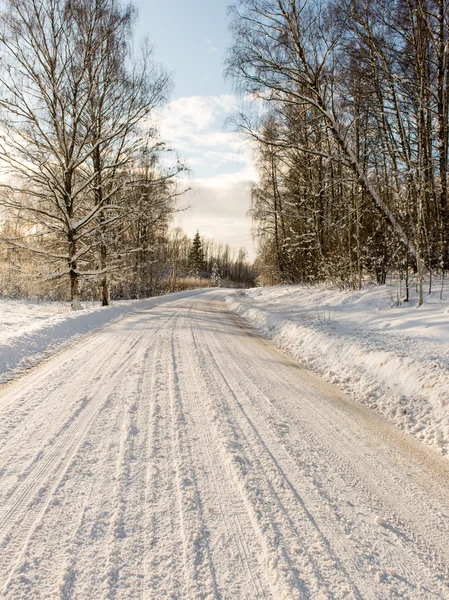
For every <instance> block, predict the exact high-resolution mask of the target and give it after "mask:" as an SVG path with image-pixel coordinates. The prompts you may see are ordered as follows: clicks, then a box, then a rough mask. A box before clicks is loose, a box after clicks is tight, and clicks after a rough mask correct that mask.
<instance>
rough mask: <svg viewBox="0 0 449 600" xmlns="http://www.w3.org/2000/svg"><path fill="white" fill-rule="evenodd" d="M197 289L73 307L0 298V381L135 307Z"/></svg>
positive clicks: (195, 292) (65, 304) (148, 306)
mask: <svg viewBox="0 0 449 600" xmlns="http://www.w3.org/2000/svg"><path fill="white" fill-rule="evenodd" d="M198 293H199V292H198V290H191V291H187V292H180V293H177V294H169V295H167V296H163V297H156V298H148V299H142V300H123V301H118V302H113V303H112V305H111V306H108V307H102V306H101V305H100V304H99V303H90V302H86V303H83V304H82V306H83V310H78V311H74V310H72V307H71V305H70V303H68V302H26V301H22V300H9V299H4V298H2V299H0V384H1V383H5V382H6V381H10V380H11V379H14V378H17V377H18V376H20V375H21V374H22V373H23V372H24V371H25V370H26V369H28V368H30V367H33V366H35V365H37V364H39V363H40V362H42V361H43V360H44V359H46V358H48V357H50V356H51V355H53V354H54V353H55V352H57V351H60V350H61V349H63V348H66V347H67V346H68V345H69V344H70V343H72V342H75V341H76V340H78V339H80V337H81V336H83V335H84V334H88V333H93V332H95V331H97V330H98V329H100V328H101V327H104V326H105V325H108V324H110V323H112V322H114V321H116V320H118V319H121V318H123V317H126V316H127V315H129V314H132V313H133V312H135V311H139V310H146V309H149V308H152V307H154V306H157V305H158V304H159V303H160V302H164V303H166V302H167V301H174V300H178V299H179V298H185V297H189V296H191V295H196V294H198Z"/></svg>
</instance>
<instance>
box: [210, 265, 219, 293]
mask: <svg viewBox="0 0 449 600" xmlns="http://www.w3.org/2000/svg"><path fill="white" fill-rule="evenodd" d="M210 279H211V282H212V285H213V286H214V287H220V284H221V276H220V269H219V268H218V265H217V263H214V265H213V267H212V274H211V276H210Z"/></svg>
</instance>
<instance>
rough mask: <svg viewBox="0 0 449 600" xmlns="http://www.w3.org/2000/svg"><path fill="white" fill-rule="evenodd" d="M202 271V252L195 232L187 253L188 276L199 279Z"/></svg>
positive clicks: (197, 234)
mask: <svg viewBox="0 0 449 600" xmlns="http://www.w3.org/2000/svg"><path fill="white" fill-rule="evenodd" d="M203 269H204V251H203V244H202V242H201V238H200V234H199V232H198V231H197V232H196V234H195V237H194V238H193V243H192V247H191V249H190V253H189V274H190V275H192V276H193V277H199V276H200V274H201V272H202V271H203Z"/></svg>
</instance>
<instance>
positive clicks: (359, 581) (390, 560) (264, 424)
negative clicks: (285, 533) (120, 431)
mask: <svg viewBox="0 0 449 600" xmlns="http://www.w3.org/2000/svg"><path fill="white" fill-rule="evenodd" d="M225 343H226V342H225ZM215 356H217V355H215ZM226 357H227V366H229V355H228V354H227V353H226ZM231 362H232V363H233V367H234V368H233V369H232V371H233V377H234V375H235V376H236V375H237V374H240V378H239V379H240V381H239V382H238V383H237V381H236V380H234V379H233V378H231V379H230V378H229V377H228V375H227V379H228V383H229V382H230V383H231V384H232V387H233V390H240V391H239V398H241V400H240V402H241V410H242V413H243V414H244V417H245V419H247V420H248V421H249V422H251V423H252V424H255V426H256V428H257V431H258V432H259V434H260V437H261V439H263V445H264V446H266V447H267V451H268V452H270V454H271V453H273V452H276V455H277V460H279V461H280V462H281V463H282V465H283V468H286V470H287V472H288V474H289V481H290V483H291V485H292V487H293V489H294V490H300V491H301V501H302V502H303V503H304V505H305V507H307V506H309V507H311V511H312V512H311V518H312V515H313V520H314V522H315V523H316V526H317V530H318V531H320V533H321V534H322V535H323V536H324V539H325V540H327V542H326V544H327V546H328V552H329V553H331V554H332V555H333V556H334V557H335V558H336V559H337V557H338V564H337V565H336V569H337V570H338V571H340V572H343V573H345V575H346V577H348V579H350V580H351V581H353V582H354V586H357V587H356V588H355V589H356V590H357V594H356V597H359V598H360V597H363V598H374V597H376V596H377V592H375V591H374V590H373V586H372V578H373V577H375V578H377V579H378V580H379V581H381V580H382V578H383V577H386V576H388V574H390V575H392V574H393V573H394V575H392V580H393V581H392V583H390V584H389V588H390V591H391V589H393V588H394V587H395V581H394V580H395V579H397V580H398V581H397V585H398V588H400V589H398V593H399V595H400V596H402V597H404V595H406V596H407V597H411V596H410V594H412V595H413V594H414V593H415V592H416V589H417V588H418V587H419V585H421V583H420V579H418V578H417V577H416V573H419V574H420V577H421V578H422V576H423V574H424V573H425V572H426V571H427V579H428V581H429V585H431V586H432V587H433V590H434V591H433V592H431V593H430V595H431V597H434V598H439V597H440V595H441V592H442V589H444V588H441V587H440V585H439V584H438V581H435V577H434V575H433V573H432V572H431V571H430V570H429V569H428V566H427V564H426V563H425V562H424V563H423V562H422V561H421V560H420V557H419V556H418V557H417V556H415V554H416V548H415V544H413V546H410V543H408V544H404V543H402V544H401V547H400V548H396V543H397V540H398V538H397V536H396V535H394V534H393V533H392V532H388V533H390V535H388V537H387V535H386V533H387V530H385V529H381V528H379V527H378V526H376V524H375V518H376V515H378V514H385V510H384V509H383V507H382V505H381V504H380V502H379V501H378V500H377V502H376V501H375V499H374V498H372V497H370V494H369V493H368V491H367V490H366V489H365V490H358V489H357V487H359V486H357V482H355V484H354V485H353V486H352V488H351V492H352V495H353V496H354V495H355V494H356V493H357V492H361V493H359V494H358V496H359V502H358V504H357V505H358V506H359V507H360V506H363V507H364V509H363V510H365V511H366V516H367V518H366V519H363V520H362V521H360V519H359V521H358V523H357V525H358V530H359V533H360V531H361V529H364V534H365V535H364V536H363V537H365V539H370V542H371V543H370V544H367V545H366V546H365V547H364V548H361V547H360V545H356V546H355V547H354V546H353V544H352V540H351V537H350V536H348V535H347V533H346V532H345V529H346V531H348V530H350V529H353V528H354V524H353V523H352V518H351V516H349V518H348V516H347V515H345V514H344V507H345V503H344V494H342V495H340V497H339V498H338V499H337V500H336V499H334V498H329V493H331V494H332V492H333V491H334V490H333V487H334V486H333V485H332V484H333V480H334V479H335V478H336V477H338V468H337V469H336V470H335V467H338V466H340V465H339V463H338V460H336V459H335V456H332V457H330V456H328V458H330V459H331V460H330V464H331V465H332V466H333V467H334V469H333V472H331V471H330V470H329V469H327V470H326V469H325V477H319V475H320V472H319V470H318V469H316V468H315V469H314V470H315V473H316V478H315V480H314V481H313V483H312V485H310V483H309V482H307V480H306V479H305V478H304V476H301V475H300V470H299V469H298V464H297V457H298V456H301V460H304V458H305V457H306V456H307V446H309V447H313V444H314V443H316V438H315V440H314V439H313V437H312V436H308V439H307V436H306V435H305V434H306V431H305V428H304V427H301V428H300V429H299V431H300V432H301V435H303V436H304V437H305V439H307V444H304V443H299V444H298V443H297V445H296V446H294V445H289V447H288V445H287V439H288V438H290V437H291V438H294V439H295V440H296V441H297V442H299V441H300V439H299V436H298V434H297V433H296V432H295V433H296V434H295V433H293V432H292V433H289V434H285V435H283V436H282V435H281V436H279V435H278V431H276V428H275V427H273V426H272V424H273V422H277V423H282V418H279V417H280V415H278V414H276V415H275V416H274V417H273V415H270V414H269V413H267V410H266V406H267V403H270V402H271V401H270V398H269V397H267V396H264V397H263V400H264V401H265V403H264V402H255V399H256V398H257V396H259V399H260V396H261V393H260V390H258V388H257V386H256V384H255V383H254V382H253V381H252V380H251V379H250V378H249V377H248V376H247V372H248V371H244V369H243V368H242V366H241V365H238V364H237V363H236V362H234V359H233V358H231ZM242 379H243V382H242ZM245 383H246V385H245ZM248 388H249V389H248ZM257 391H259V394H257ZM264 404H265V405H264ZM243 405H244V408H243ZM270 417H271V418H270ZM270 425H271V426H270ZM289 429H291V428H289ZM321 450H322V448H321ZM310 462H311V463H312V464H314V466H315V467H316V466H318V465H319V466H320V468H321V469H322V468H323V466H324V465H320V462H321V461H320V457H319V456H318V455H315V456H314V457H313V458H311V461H310ZM326 478H327V479H326ZM309 481H310V479H309ZM329 484H331V485H329ZM339 487H340V489H341V490H344V482H343V480H342V479H340V481H339ZM317 497H318V498H319V499H320V502H317ZM337 502H338V504H337ZM337 507H339V510H338V513H337V515H335V510H336V509H337ZM374 507H376V508H377V510H376V508H374ZM342 509H343V510H342ZM358 510H359V511H360V508H359V509H358ZM351 513H353V510H352V509H351V508H350V509H349V511H348V514H349V515H350V514H351ZM352 517H353V515H352ZM370 517H371V518H370ZM368 519H369V520H368ZM363 521H365V522H363ZM388 522H390V523H391V522H392V520H391V519H390V518H388ZM410 541H411V540H410ZM410 550H412V551H413V552H410ZM373 558H376V560H373ZM363 559H364V560H363ZM431 564H432V565H434V564H435V563H434V561H432V562H431ZM387 565H388V566H387ZM432 580H433V581H432ZM405 582H409V584H408V585H405ZM418 593H419V594H420V596H419V597H421V592H420V591H419V592H418ZM432 594H433V596H432Z"/></svg>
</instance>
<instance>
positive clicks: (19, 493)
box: [0, 336, 147, 593]
mask: <svg viewBox="0 0 449 600" xmlns="http://www.w3.org/2000/svg"><path fill="white" fill-rule="evenodd" d="M146 342H147V340H145V338H144V337H143V336H141V337H140V338H138V339H137V341H136V340H131V342H130V345H129V346H127V345H124V346H121V348H119V349H118V351H117V350H116V353H115V354H116V356H115V364H116V365H117V364H118V366H117V368H116V369H115V372H114V375H113V376H112V377H111V376H109V378H108V381H103V378H100V381H99V382H98V383H97V385H96V386H95V387H94V389H93V391H91V394H90V396H91V400H90V401H89V402H82V404H81V406H80V408H79V410H78V411H77V412H76V413H75V414H73V415H71V417H70V419H69V421H68V422H65V423H64V424H63V425H62V427H61V428H60V430H59V432H58V433H57V434H55V435H54V436H53V438H52V439H51V440H50V443H49V444H48V449H47V451H46V452H44V453H43V454H42V455H41V456H39V459H38V460H37V461H35V462H34V463H33V464H32V465H31V468H30V469H29V470H28V472H27V473H25V475H24V478H23V481H20V482H19V483H18V485H17V488H16V490H15V492H14V493H12V494H11V496H10V498H9V499H8V501H7V502H6V503H5V505H4V506H3V507H2V510H1V512H0V549H1V553H0V589H1V587H3V593H4V592H5V590H6V589H7V586H8V582H9V580H10V576H9V573H10V572H13V571H14V566H15V565H16V564H17V562H18V561H19V560H20V556H21V554H22V552H23V550H24V548H25V547H26V545H27V541H28V539H29V537H30V535H31V533H32V532H33V530H34V529H35V527H36V525H37V523H38V521H39V518H40V517H41V516H42V515H43V514H44V512H45V510H46V509H47V508H48V506H49V503H50V501H51V498H52V496H53V495H54V493H55V491H56V490H57V488H58V487H59V485H60V483H61V481H62V479H63V477H64V473H65V471H66V469H67V468H68V466H69V465H70V462H71V461H72V459H73V458H74V456H75V454H76V452H77V450H78V449H79V447H80V445H81V443H82V441H83V438H84V437H85V435H86V434H87V432H88V430H89V428H90V426H91V425H92V423H93V421H94V419H95V417H96V416H97V414H98V412H99V411H100V409H101V407H102V405H103V404H104V402H105V401H106V400H107V398H108V396H109V394H110V393H111V392H112V391H113V389H114V387H115V385H116V383H117V382H118V381H120V379H121V377H122V376H123V375H124V374H125V372H126V370H127V368H128V366H129V363H130V362H132V360H133V358H134V354H133V351H135V348H136V346H139V345H142V344H143V343H146ZM55 480H56V483H54V481H55Z"/></svg>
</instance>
